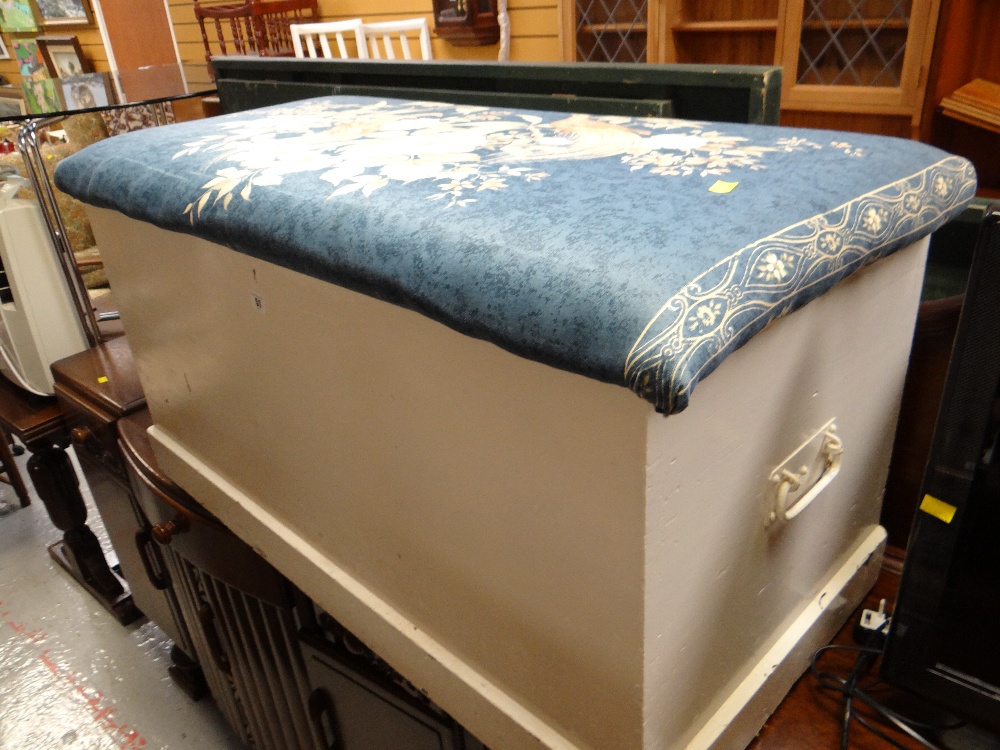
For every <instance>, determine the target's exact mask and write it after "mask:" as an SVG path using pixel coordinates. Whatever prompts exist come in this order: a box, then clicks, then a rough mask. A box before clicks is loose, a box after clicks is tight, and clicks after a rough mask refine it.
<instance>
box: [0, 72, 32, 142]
mask: <svg viewBox="0 0 1000 750" xmlns="http://www.w3.org/2000/svg"><path fill="white" fill-rule="evenodd" d="M26 114H28V105H27V104H26V103H25V101H24V92H23V91H21V89H15V88H13V87H12V88H11V89H10V90H9V91H0V120H3V119H4V118H6V117H16V116H18V115H26ZM0 153H2V152H0Z"/></svg>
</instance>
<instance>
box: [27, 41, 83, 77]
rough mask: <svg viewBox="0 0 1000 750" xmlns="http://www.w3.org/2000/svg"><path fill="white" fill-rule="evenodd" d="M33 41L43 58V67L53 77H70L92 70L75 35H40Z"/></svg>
mask: <svg viewBox="0 0 1000 750" xmlns="http://www.w3.org/2000/svg"><path fill="white" fill-rule="evenodd" d="M35 41H36V42H37V43H38V50H39V52H41V53H42V59H44V60H45V68H46V70H48V72H49V75H50V76H52V77H53V78H72V77H73V76H78V75H82V74H84V73H92V72H93V70H94V68H93V67H92V66H91V64H90V60H88V59H87V58H86V57H84V56H83V50H81V49H80V42H79V40H78V39H77V38H76V37H75V36H40V37H38V38H37V39H36V40H35Z"/></svg>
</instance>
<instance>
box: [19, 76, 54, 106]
mask: <svg viewBox="0 0 1000 750" xmlns="http://www.w3.org/2000/svg"><path fill="white" fill-rule="evenodd" d="M57 83H58V81H56V80H54V79H52V78H42V79H40V80H29V79H25V80H23V81H21V89H22V90H23V91H24V102H25V104H26V106H27V109H28V112H29V113H31V114H44V113H46V112H58V111H59V110H61V109H63V104H62V97H61V96H59V88H58V87H57V85H56V84H57Z"/></svg>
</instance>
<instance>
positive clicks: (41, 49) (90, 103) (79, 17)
mask: <svg viewBox="0 0 1000 750" xmlns="http://www.w3.org/2000/svg"><path fill="white" fill-rule="evenodd" d="M93 24H94V16H93V13H92V11H91V8H90V0H0V32H3V33H4V34H6V35H7V36H8V38H9V40H10V47H9V48H8V46H7V42H6V40H5V39H4V38H3V37H0V60H14V61H16V66H17V67H16V69H15V70H16V71H17V73H19V74H20V77H21V86H20V88H21V91H20V92H18V93H20V94H22V96H23V98H21V101H20V104H19V107H20V111H21V113H25V114H31V113H38V114H41V113H46V112H57V111H63V110H67V109H85V108H88V107H102V106H107V105H108V104H114V103H115V95H114V88H113V87H112V86H111V84H110V82H109V80H108V76H107V75H105V74H102V73H95V72H94V68H93V65H92V64H91V62H90V60H89V59H88V58H87V57H86V56H85V55H84V53H83V51H82V49H81V48H80V42H79V40H78V38H77V37H76V36H75V35H73V34H68V33H63V32H64V31H67V30H70V29H75V28H87V27H92V26H93ZM4 97H12V95H11V94H4V93H3V92H2V88H0V117H2V116H3V114H10V112H9V110H10V109H11V107H9V106H5V102H4ZM12 98H17V97H16V95H14V96H13V97H12ZM8 101H9V100H8Z"/></svg>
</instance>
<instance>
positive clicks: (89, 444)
mask: <svg viewBox="0 0 1000 750" xmlns="http://www.w3.org/2000/svg"><path fill="white" fill-rule="evenodd" d="M69 435H70V438H71V439H72V440H73V443H74V444H75V445H79V446H82V447H84V448H86V449H87V450H88V451H90V452H91V453H97V452H98V451H100V447H101V445H100V441H98V439H97V435H95V434H94V431H93V430H92V429H90V428H89V427H74V428H73V429H72V430H70V432H69Z"/></svg>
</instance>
